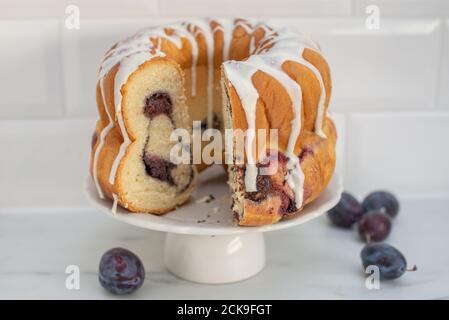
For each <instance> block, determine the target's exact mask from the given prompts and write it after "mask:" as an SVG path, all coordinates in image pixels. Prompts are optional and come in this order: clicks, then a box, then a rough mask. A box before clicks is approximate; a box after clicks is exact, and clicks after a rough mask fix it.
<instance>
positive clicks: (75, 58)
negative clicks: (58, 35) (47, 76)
mask: <svg viewBox="0 0 449 320" xmlns="http://www.w3.org/2000/svg"><path fill="white" fill-rule="evenodd" d="M158 23H162V22H161V20H160V19H159V20H158V19H151V20H85V21H83V22H82V27H81V28H80V29H79V30H67V29H65V28H63V32H62V46H63V50H62V51H63V61H64V70H65V75H64V80H65V81H64V84H65V93H66V97H65V105H66V108H67V113H68V115H74V116H86V115H90V116H93V115H96V114H97V111H96V102H95V87H96V84H97V71H98V68H99V66H100V62H101V59H102V58H103V55H104V54H105V53H106V51H107V50H108V49H109V48H111V47H112V45H113V44H114V43H116V42H117V41H120V40H122V39H124V38H125V37H127V36H130V35H132V34H134V33H136V32H137V31H138V30H140V29H142V28H143V27H145V26H149V25H155V24H158Z"/></svg>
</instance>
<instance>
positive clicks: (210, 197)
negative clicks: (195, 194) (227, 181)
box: [195, 194, 215, 203]
mask: <svg viewBox="0 0 449 320" xmlns="http://www.w3.org/2000/svg"><path fill="white" fill-rule="evenodd" d="M213 200H215V197H214V196H213V195H212V194H210V195H208V196H204V197H202V198H200V199H197V200H195V203H209V202H211V201H213Z"/></svg>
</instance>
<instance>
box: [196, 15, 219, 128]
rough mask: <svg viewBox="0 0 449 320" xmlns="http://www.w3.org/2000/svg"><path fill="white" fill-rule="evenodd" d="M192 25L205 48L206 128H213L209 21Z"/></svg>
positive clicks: (212, 75) (212, 80) (212, 84)
mask: <svg viewBox="0 0 449 320" xmlns="http://www.w3.org/2000/svg"><path fill="white" fill-rule="evenodd" d="M191 23H192V25H195V26H197V27H198V29H197V31H196V33H195V36H196V35H198V34H199V33H201V34H202V35H203V36H204V39H205V40H206V47H207V49H206V50H207V89H206V90H207V91H206V92H207V127H208V128H213V122H214V108H213V107H214V100H213V99H214V51H215V42H214V34H213V30H212V28H211V26H210V20H205V19H202V20H193V21H192V22H191Z"/></svg>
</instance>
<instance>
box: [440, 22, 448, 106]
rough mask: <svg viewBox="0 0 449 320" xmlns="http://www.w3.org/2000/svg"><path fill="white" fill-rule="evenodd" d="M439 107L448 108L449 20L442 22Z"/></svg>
mask: <svg viewBox="0 0 449 320" xmlns="http://www.w3.org/2000/svg"><path fill="white" fill-rule="evenodd" d="M441 58H442V59H441V64H442V65H441V70H440V72H441V77H440V79H441V81H440V87H439V93H440V100H439V107H442V108H449V20H446V22H445V24H444V35H443V51H442V54H441Z"/></svg>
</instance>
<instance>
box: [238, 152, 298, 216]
mask: <svg viewBox="0 0 449 320" xmlns="http://www.w3.org/2000/svg"><path fill="white" fill-rule="evenodd" d="M287 162H288V158H287V157H286V156H285V155H284V154H283V153H281V152H275V151H273V152H271V153H270V152H268V153H267V157H266V158H265V159H264V161H262V162H261V163H258V164H257V167H258V168H259V169H260V168H265V169H267V173H268V172H270V171H271V169H270V167H272V168H273V169H274V168H276V171H275V172H271V173H272V174H271V173H270V174H267V175H258V176H257V180H256V187H257V191H255V192H247V193H245V198H246V199H248V200H251V201H254V202H261V201H263V200H265V199H266V198H267V197H268V196H273V197H279V198H280V199H281V204H280V207H279V213H281V214H286V213H287V214H288V213H293V212H296V211H297V208H296V203H295V201H294V199H291V198H290V197H289V196H288V195H287V193H286V188H287V187H286V185H285V181H284V176H285V171H286V166H287ZM238 170H240V171H241V173H240V174H239V176H240V177H241V179H242V180H243V177H244V175H245V172H244V171H245V169H244V168H239V169H238ZM280 177H282V178H280ZM241 184H242V186H243V185H244V183H243V181H242V182H241Z"/></svg>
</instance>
